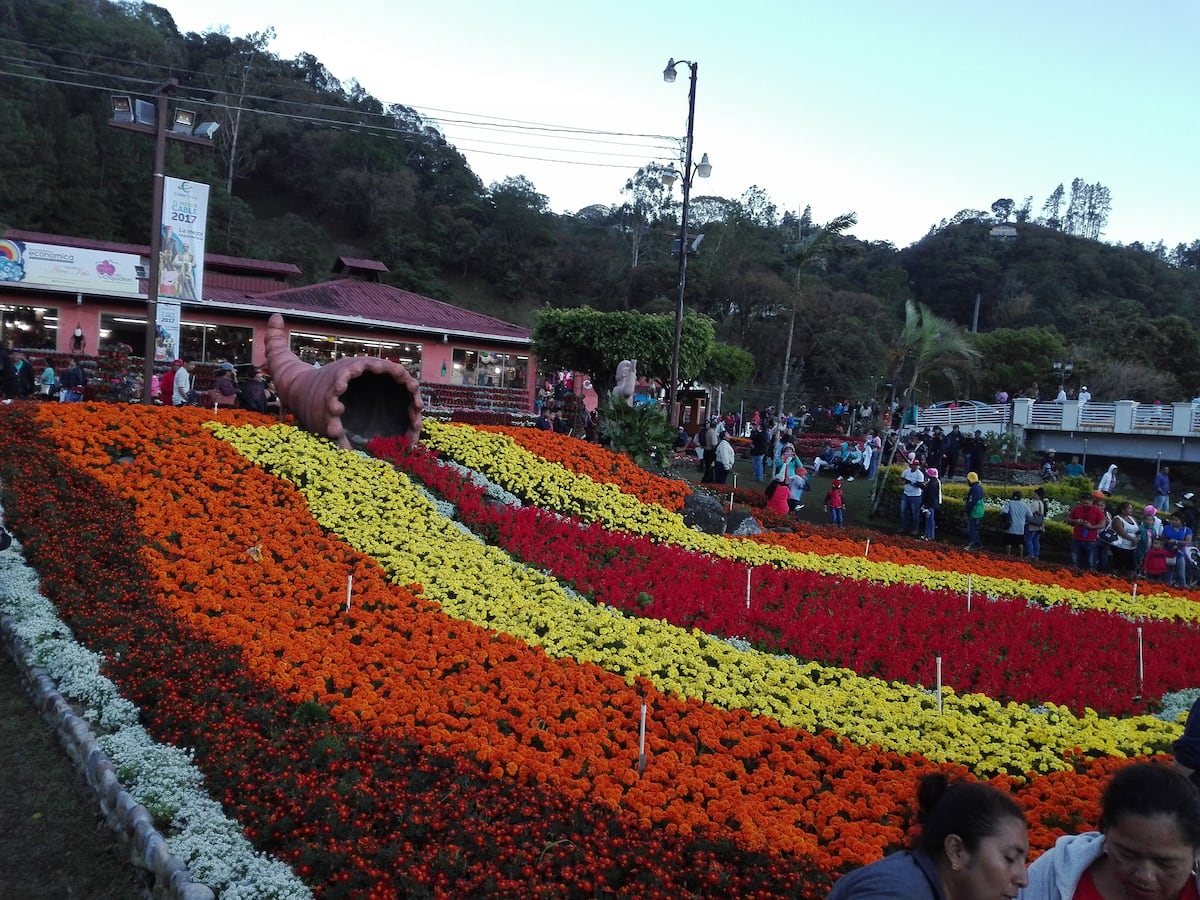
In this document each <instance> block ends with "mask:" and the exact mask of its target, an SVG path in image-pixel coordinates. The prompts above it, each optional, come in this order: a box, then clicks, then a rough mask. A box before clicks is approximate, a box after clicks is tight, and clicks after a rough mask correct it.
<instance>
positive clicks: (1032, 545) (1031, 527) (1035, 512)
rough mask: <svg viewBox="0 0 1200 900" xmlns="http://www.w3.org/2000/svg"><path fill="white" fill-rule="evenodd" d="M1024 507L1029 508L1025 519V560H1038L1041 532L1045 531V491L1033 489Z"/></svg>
mask: <svg viewBox="0 0 1200 900" xmlns="http://www.w3.org/2000/svg"><path fill="white" fill-rule="evenodd" d="M1025 505H1026V506H1028V507H1029V515H1027V516H1026V517H1025V558H1026V559H1040V558H1041V556H1042V532H1043V531H1044V530H1045V529H1046V512H1047V510H1046V489H1045V488H1043V487H1039V488H1034V491H1033V496H1032V497H1030V498H1029V499H1028V500H1027V501H1025Z"/></svg>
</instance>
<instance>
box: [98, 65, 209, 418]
mask: <svg viewBox="0 0 1200 900" xmlns="http://www.w3.org/2000/svg"><path fill="white" fill-rule="evenodd" d="M177 87H179V80H178V79H176V78H168V79H167V80H166V81H164V82H163V83H162V84H160V85H159V86H158V87H156V88H155V89H154V103H152V104H151V103H147V102H146V101H145V100H133V99H131V98H130V97H128V96H126V95H121V96H116V97H113V98H112V109H113V117H112V118H111V119H110V120H109V122H108V124H109V125H110V126H112V127H113V128H121V129H123V130H125V131H136V132H137V133H138V134H148V135H153V136H154V198H153V200H152V201H151V203H152V204H153V206H152V208H151V210H150V216H151V223H150V267H149V272H148V273H147V282H146V363H145V367H144V369H143V372H142V402H143V403H145V404H146V405H147V406H149V405H150V404H151V403H153V402H154V396H153V394H151V392H150V383H151V382H152V381H153V380H154V348H155V342H156V338H157V334H156V333H155V328H156V326H157V323H158V280H159V277H160V276H159V271H158V269H159V265H160V253H161V252H162V204H163V182H164V179H165V177H166V175H165V173H164V171H163V170H164V169H165V168H166V159H167V139H168V138H170V139H171V140H173V141H183V142H185V143H188V144H200V145H201V146H203V147H211V146H212V136H213V134H214V133H215V132H216V130H217V128H218V127H219V126H218V125H217V123H215V122H202V123H201V124H199V125H196V124H195V122H196V113H195V112H194V111H193V110H188V109H180V110H177V111H176V113H175V122H174V125H173V126H172V128H171V130H170V131H168V130H167V112H168V111H167V97H169V96H170V95H171V94H172V93H174V92H175V88H177ZM151 112H153V116H151ZM152 118H153V123H152V122H151V119H152ZM200 265H202V266H203V265H204V260H203V259H201V260H200Z"/></svg>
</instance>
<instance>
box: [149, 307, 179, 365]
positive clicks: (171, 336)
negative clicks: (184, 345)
mask: <svg viewBox="0 0 1200 900" xmlns="http://www.w3.org/2000/svg"><path fill="white" fill-rule="evenodd" d="M179 320H180V314H179V303H178V301H175V300H164V299H162V298H161V297H160V298H159V301H158V306H157V308H156V311H155V316H154V361H155V362H170V361H171V360H173V359H178V358H179Z"/></svg>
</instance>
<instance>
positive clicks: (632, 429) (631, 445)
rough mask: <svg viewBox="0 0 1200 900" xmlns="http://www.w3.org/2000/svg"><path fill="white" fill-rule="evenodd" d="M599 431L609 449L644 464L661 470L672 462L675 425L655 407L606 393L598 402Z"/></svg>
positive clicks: (649, 467) (646, 466)
mask: <svg viewBox="0 0 1200 900" xmlns="http://www.w3.org/2000/svg"><path fill="white" fill-rule="evenodd" d="M600 433H601V435H602V436H603V437H604V440H605V441H606V442H607V443H608V446H609V448H610V449H611V450H613V451H614V452H616V453H624V454H626V455H627V456H629V457H630V458H631V459H632V460H633V461H634V462H635V463H637V464H638V465H639V466H642V467H643V468H647V469H655V470H663V469H666V468H667V467H668V466H669V465H670V463H671V448H672V446H673V445H674V443H675V428H674V427H672V425H671V423H670V422H668V421H667V420H666V417H665V416H663V414H662V411H661V410H660V409H658V408H657V407H654V406H650V405H642V406H629V405H628V404H626V403H624V402H622V401H617V402H615V403H614V402H613V398H612V396H611V395H609V396H608V397H606V398H605V400H604V402H603V403H602V404H601V412H600Z"/></svg>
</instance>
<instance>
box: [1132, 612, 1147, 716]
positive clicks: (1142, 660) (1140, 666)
mask: <svg viewBox="0 0 1200 900" xmlns="http://www.w3.org/2000/svg"><path fill="white" fill-rule="evenodd" d="M1137 634H1138V690H1137V697H1135V698H1134V699H1135V700H1140V699H1141V697H1142V678H1143V677H1144V675H1145V667H1144V663H1145V658H1144V657H1143V655H1142V626H1141V625H1139V626H1138V632H1137Z"/></svg>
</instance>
